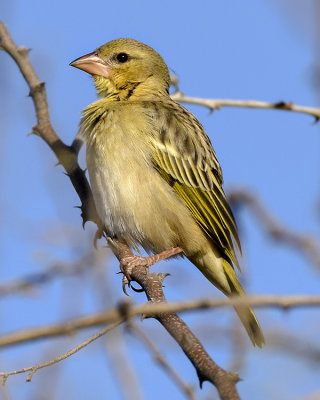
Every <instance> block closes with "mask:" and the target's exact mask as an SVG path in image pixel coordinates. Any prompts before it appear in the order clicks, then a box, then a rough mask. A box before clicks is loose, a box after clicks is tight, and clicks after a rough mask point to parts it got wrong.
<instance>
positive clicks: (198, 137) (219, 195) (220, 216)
mask: <svg viewBox="0 0 320 400" xmlns="http://www.w3.org/2000/svg"><path fill="white" fill-rule="evenodd" d="M158 107H159V106H158ZM160 111H161V112H159V110H158V113H157V115H158V121H157V122H158V123H157V125H158V126H159V129H158V130H157V132H154V133H153V139H152V147H153V162H154V165H155V168H156V169H157V170H158V172H159V173H160V175H161V176H162V177H163V179H165V180H166V182H167V183H168V184H169V185H170V186H171V187H172V188H173V190H174V191H175V192H176V193H177V195H178V196H179V197H180V198H181V199H182V200H183V201H184V203H185V204H186V206H187V207H188V209H189V210H190V212H191V213H192V215H193V217H194V218H195V220H196V221H197V223H198V224H199V225H200V227H201V228H202V229H203V230H204V232H205V233H206V234H207V235H208V236H209V237H210V238H211V239H212V240H213V241H214V242H215V244H216V245H217V246H218V248H220V250H221V252H222V254H224V255H225V256H227V257H228V258H229V259H230V260H231V261H232V262H233V263H234V264H235V265H237V266H238V261H237V257H236V255H235V251H234V246H233V241H234V242H235V244H236V246H237V248H238V251H239V252H240V254H241V247H240V241H239V237H238V232H237V226H236V223H235V220H234V217H233V214H232V211H231V209H230V206H229V204H228V201H227V199H226V196H225V193H224V191H223V189H222V184H223V177H222V171H221V167H220V164H219V162H218V160H217V157H216V154H215V151H214V150H213V148H212V145H211V142H210V139H209V138H208V136H207V134H206V133H205V131H204V129H203V127H202V125H201V124H200V122H199V121H198V120H197V119H196V118H195V117H194V116H193V115H192V114H191V113H190V112H189V111H187V110H186V109H185V108H184V107H182V106H180V105H179V104H177V103H174V102H172V103H170V104H169V105H163V106H162V107H161V110H160Z"/></svg>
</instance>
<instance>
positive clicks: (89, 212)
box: [0, 21, 103, 229]
mask: <svg viewBox="0 0 320 400" xmlns="http://www.w3.org/2000/svg"><path fill="white" fill-rule="evenodd" d="M0 48H2V49H3V50H4V51H6V52H7V53H8V54H9V55H10V56H11V57H12V58H13V60H14V61H15V62H16V64H17V65H18V67H19V69H20V72H21V73H22V75H23V77H24V79H25V80H26V82H27V84H28V86H29V89H30V96H31V98H32V100H33V104H34V107H35V110H36V116H37V125H35V126H34V127H33V128H32V133H35V134H37V135H39V136H40V137H41V138H42V139H43V140H44V141H45V142H46V143H47V144H48V145H49V147H50V148H51V150H52V151H53V152H54V153H55V155H56V157H57V159H58V161H59V164H61V165H62V166H63V167H64V169H65V170H66V173H67V175H68V177H69V178H70V180H71V183H72V185H73V187H74V188H75V190H76V192H77V194H78V196H79V198H80V200H81V207H80V208H81V211H82V218H83V224H85V223H86V222H87V221H92V222H94V223H96V224H97V225H98V227H99V228H100V229H102V226H103V225H102V222H101V220H100V218H99V217H98V214H97V211H96V208H95V204H94V201H93V196H92V193H91V189H90V185H89V182H88V180H87V178H86V176H85V172H84V171H83V170H82V169H81V168H80V166H79V164H78V160H77V158H78V155H77V151H76V150H75V149H74V147H72V146H67V145H66V144H64V143H63V142H62V140H61V139H60V138H59V136H58V135H57V133H56V132H55V131H54V129H53V127H52V125H51V122H50V116H49V108H48V101H47V94H46V90H45V84H44V82H41V81H40V79H39V78H38V76H37V74H36V72H35V70H34V69H33V66H32V65H31V63H30V60H29V57H28V54H29V50H28V49H26V48H25V47H23V46H21V47H18V46H17V45H16V44H15V43H14V41H13V39H12V38H11V36H10V34H9V32H8V31H7V29H6V27H5V25H4V24H3V23H2V22H1V21H0Z"/></svg>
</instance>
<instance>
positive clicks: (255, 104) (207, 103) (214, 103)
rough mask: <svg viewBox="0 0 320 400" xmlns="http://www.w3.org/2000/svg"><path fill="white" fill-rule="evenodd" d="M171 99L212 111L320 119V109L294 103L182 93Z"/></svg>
mask: <svg viewBox="0 0 320 400" xmlns="http://www.w3.org/2000/svg"><path fill="white" fill-rule="evenodd" d="M171 98H172V99H173V100H175V101H178V102H179V103H186V104H196V105H199V106H204V107H207V108H209V110H210V111H214V110H220V109H221V108H222V107H241V108H260V109H264V110H282V111H292V112H296V113H302V114H307V115H311V116H312V117H314V118H315V122H318V120H319V119H320V108H318V107H306V106H299V105H295V104H294V103H293V102H292V101H290V102H284V101H279V102H277V103H270V102H267V101H258V100H233V99H204V98H200V97H191V96H185V95H184V94H183V93H181V92H180V91H178V92H175V93H173V94H172V95H171Z"/></svg>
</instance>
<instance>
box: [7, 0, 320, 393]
mask: <svg viewBox="0 0 320 400" xmlns="http://www.w3.org/2000/svg"><path fill="white" fill-rule="evenodd" d="M312 7H313V2H312V1H304V2H303V6H302V5H301V3H299V2H297V1H294V2H288V1H285V0H282V1H267V0H255V1H254V0H242V1H241V2H240V1H237V0H227V1H224V2H221V1H216V0H215V1H199V2H191V1H186V2H182V1H176V2H172V1H167V0H165V1H162V2H154V3H151V2H147V1H145V0H143V1H136V2H133V1H131V2H129V1H127V0H124V1H122V2H110V1H100V0H96V1H95V2H94V3H91V4H90V3H88V2H83V1H74V0H71V1H68V2H62V1H61V0H58V1H56V2H43V1H36V0H30V1H28V2H25V1H22V0H20V1H16V0H15V1H11V2H7V4H1V5H0V11H1V12H0V15H1V19H2V20H3V21H4V22H5V23H6V24H7V27H8V29H9V31H10V32H11V34H12V36H13V38H14V39H15V40H16V42H17V43H18V44H20V45H25V46H27V47H28V48H32V51H31V53H30V59H31V61H32V63H33V64H34V65H35V66H36V70H37V73H38V74H39V76H40V78H41V79H42V80H43V81H45V82H46V88H47V91H48V99H49V105H50V112H51V118H52V122H53V125H54V127H55V129H56V130H57V132H58V134H59V135H60V137H61V138H62V139H63V140H64V141H65V142H66V143H71V141H72V139H73V137H74V136H75V134H76V131H77V126H78V122H79V118H80V111H81V110H82V109H83V108H84V107H85V106H86V105H87V104H89V103H90V102H92V101H94V100H95V98H96V96H95V91H94V88H93V85H92V82H91V78H90V77H89V76H88V75H86V74H84V73H83V72H81V71H78V70H75V69H74V68H71V67H69V65H68V64H69V62H70V61H72V60H73V59H75V58H77V57H79V56H81V55H83V54H86V53H88V52H90V51H92V50H94V49H95V48H96V47H98V46H99V45H101V44H103V43H105V42H107V41H109V40H112V39H115V38H118V37H132V38H135V39H138V40H141V41H143V42H145V43H147V44H148V45H150V46H152V47H154V48H155V49H156V50H157V51H158V52H159V53H160V54H161V55H162V56H163V57H164V59H165V61H166V62H167V64H168V66H169V67H170V68H171V69H172V70H173V71H175V73H176V74H177V75H178V76H179V79H180V88H181V90H182V91H183V92H184V93H185V94H187V95H193V96H197V97H208V98H209V97H212V98H235V99H258V100H266V101H280V100H285V101H294V102H295V103H297V104H303V105H313V106H317V105H318V104H319V102H320V97H319V96H318V95H317V92H316V90H317V88H316V87H315V84H314V77H313V75H312V74H313V68H314V65H315V63H316V53H315V49H316V42H315V39H314V37H315V32H316V27H315V21H316V17H315V15H314V13H315V11H314V10H313V8H312ZM0 64H1V71H2V74H1V75H0V91H1V96H0V106H1V108H0V124H1V137H0V144H1V146H0V147H1V148H0V183H1V189H2V190H1V196H0V204H1V209H0V219H1V225H0V234H1V241H0V249H1V252H0V260H1V265H2V268H1V270H0V278H1V281H2V282H6V281H7V280H10V279H14V278H17V277H20V276H21V275H27V274H29V273H34V272H39V271H42V270H43V269H45V268H46V267H48V266H50V265H52V263H54V262H72V261H73V260H76V259H79V258H81V256H82V255H83V254H85V252H87V251H90V249H91V237H92V234H93V227H92V226H90V225H88V226H87V228H86V231H82V229H81V221H80V216H79V210H78V209H75V208H73V207H74V206H75V205H78V204H79V201H78V199H77V197H76V195H75V193H74V191H73V189H72V187H71V185H70V184H69V182H68V180H67V178H66V177H65V176H64V175H63V173H62V170H61V168H60V167H55V166H54V164H55V162H56V161H55V158H54V156H53V155H52V154H51V151H50V150H49V149H48V148H47V147H46V145H45V144H44V143H43V142H42V141H41V140H40V139H39V138H37V137H35V136H34V135H33V136H31V137H27V133H28V132H30V131H31V128H32V126H33V125H34V124H35V117H34V110H33V106H32V103H31V100H30V99H29V98H28V97H27V94H28V89H27V87H26V85H25V83H24V82H23V79H22V77H21V76H20V75H19V73H18V70H17V68H16V66H15V65H14V64H13V62H12V60H10V59H9V57H8V56H7V55H6V54H4V53H3V52H0ZM188 108H189V109H190V110H191V111H192V112H193V113H194V114H195V115H196V116H197V117H198V118H199V119H200V120H201V122H202V123H203V125H204V127H205V129H206V131H207V133H208V134H209V136H210V138H211V140H212V143H213V145H214V147H215V149H216V152H217V155H218V158H219V160H220V163H221V165H222V168H223V172H224V178H225V188H226V191H227V192H228V189H231V188H232V187H238V186H241V187H246V188H248V189H250V190H251V191H252V192H253V193H255V194H257V196H259V198H260V199H262V201H263V203H264V204H265V205H266V206H267V207H268V209H269V210H270V211H271V212H272V213H273V214H274V215H275V216H276V217H277V218H278V219H279V220H280V221H282V222H283V223H284V224H286V225H288V226H289V227H291V228H292V229H294V230H297V231H298V232H302V233H310V234H312V235H314V236H315V237H317V238H318V239H319V233H320V231H319V196H320V185H319V165H320V162H319V161H320V160H319V159H320V152H319V125H313V120H312V118H311V117H308V116H304V115H299V114H294V113H288V112H280V111H266V110H245V109H231V108H229V109H223V110H221V111H216V112H214V113H213V114H209V112H208V110H206V109H204V108H201V107H196V106H188ZM81 159H82V160H83V159H84V155H83V152H82V153H81ZM317 207H318V208H317ZM237 218H238V223H239V226H240V228H241V234H242V243H243V247H244V254H245V263H246V270H247V274H246V276H247V278H246V280H247V286H248V289H247V290H248V291H249V292H252V293H274V294H295V293H300V294H318V293H319V283H320V280H319V273H318V272H317V271H316V269H315V268H313V267H312V265H311V264H310V262H309V260H308V259H307V258H306V257H304V256H303V255H301V254H300V253H298V252H296V251H295V250H293V249H291V248H288V247H286V246H284V245H280V244H277V243H275V242H274V241H272V240H271V239H270V238H268V237H267V236H265V234H264V231H263V229H261V227H260V226H259V224H258V223H257V222H256V220H255V219H254V218H252V215H251V213H250V212H248V211H246V210H245V209H244V210H241V211H240V212H239V213H237ZM105 254H107V250H106V249H104V248H103V244H101V249H100V251H99V257H103V256H104V255H105ZM110 259H111V261H108V267H106V262H103V261H101V262H99V263H98V264H99V265H100V269H102V272H101V270H99V274H101V275H102V276H105V275H106V276H107V277H109V280H111V282H112V285H113V286H112V291H113V295H112V296H110V297H111V298H110V299H109V298H108V299H107V303H108V304H107V305H106V303H104V302H103V301H102V300H101V297H103V298H105V296H106V294H105V293H103V290H102V293H103V296H102V295H99V294H98V293H97V286H96V285H97V282H96V278H95V277H94V276H92V275H91V274H90V273H88V272H87V273H85V274H84V276H82V279H81V278H66V279H65V280H64V281H62V280H56V281H54V282H53V283H50V284H47V285H44V286H43V287H41V288H37V289H35V290H33V291H31V293H30V292H28V293H26V294H22V295H19V296H17V297H11V298H8V299H2V300H1V301H2V308H1V317H2V328H1V332H8V331H11V330H13V329H18V328H23V327H27V326H36V325H38V324H43V323H49V322H54V321H59V320H60V319H62V318H64V319H66V318H68V317H75V316H76V315H81V314H83V313H85V312H90V311H94V310H97V309H102V308H105V307H107V306H109V305H111V304H112V303H113V302H115V301H116V300H117V299H120V298H121V297H122V294H121V285H120V278H119V276H116V275H115V272H116V271H117V264H116V263H115V262H113V261H112V258H111V257H110ZM104 268H108V271H104ZM156 268H157V270H164V271H170V272H171V274H172V276H171V277H170V278H168V279H167V282H166V293H167V296H168V298H169V299H187V298H192V297H196V296H200V295H210V296H213V295H218V292H217V291H216V290H215V289H214V288H213V287H212V286H211V285H210V284H209V283H207V282H206V281H205V280H204V279H203V277H202V276H201V274H200V273H199V272H198V271H197V270H195V268H194V267H193V266H192V265H190V264H188V263H186V262H183V261H177V262H170V263H169V262H168V263H164V264H161V265H160V266H157V267H156ZM133 297H134V300H135V301H143V300H144V298H143V296H142V295H136V294H133ZM258 316H259V320H260V322H261V325H262V326H263V328H264V329H265V331H266V336H267V339H268V332H271V331H273V330H274V329H280V330H281V331H286V332H291V333H292V334H295V335H297V336H298V337H299V338H300V339H301V340H303V343H305V344H306V345H311V344H312V345H313V346H317V348H318V349H319V346H320V343H319V328H318V323H317V320H318V319H319V317H320V312H319V311H316V310H307V309H301V310H293V311H291V312H288V313H283V312H279V311H271V310H268V311H258ZM186 319H187V321H188V322H189V323H190V324H191V326H192V327H193V329H194V330H195V331H196V332H197V333H198V335H199V337H200V338H201V339H202V340H203V342H204V344H205V346H206V347H207V348H208V351H209V352H210V353H211V354H212V355H213V357H214V358H215V360H216V361H217V362H219V363H220V364H221V365H222V366H223V367H225V368H227V367H228V363H229V361H230V359H231V349H230V343H229V341H228V340H226V338H223V339H222V340H221V329H222V331H223V329H228V327H230V324H231V323H232V322H233V314H232V313H231V311H230V312H229V311H226V310H219V311H212V312H206V313H202V312H201V313H199V314H197V315H188V316H186ZM211 320H212V326H211V325H210V324H208V326H206V327H205V324H207V323H208V321H211ZM235 323H236V322H235ZM143 327H144V328H145V329H146V330H147V331H148V332H150V333H151V334H152V335H153V336H154V337H155V338H156V341H157V343H158V344H159V346H160V347H161V349H162V350H163V351H164V352H165V354H166V356H167V357H168V358H169V359H170V361H171V362H172V364H173V365H174V366H175V367H176V368H177V370H178V371H179V372H180V373H181V375H183V377H184V378H185V379H186V380H187V381H190V382H192V383H193V384H194V385H195V386H196V385H197V380H196V376H195V373H194V370H193V368H192V367H191V366H190V365H189V362H188V361H186V360H185V358H184V355H183V354H181V352H180V350H179V349H177V348H176V346H175V344H174V343H173V342H172V340H171V339H170V338H168V337H167V335H166V333H164V332H162V328H161V327H159V326H158V325H157V324H156V322H153V321H144V322H143ZM93 332H95V331H94V330H93V331H92V333H93ZM211 332H212V334H211ZM219 332H220V336H219ZM89 334H91V332H82V333H81V334H80V335H77V336H75V337H74V338H62V339H57V340H55V341H54V343H53V345H52V344H50V343H49V342H41V343H39V344H37V343H35V344H30V345H28V346H25V347H18V348H17V349H11V350H5V351H3V353H2V355H1V356H0V369H1V370H7V369H16V368H20V367H24V366H25V365H29V364H33V363H37V362H39V361H42V360H43V359H47V358H50V357H52V356H54V355H57V354H60V352H63V351H65V350H67V349H68V348H70V347H71V346H73V345H75V344H77V343H79V342H80V341H81V340H83V339H84V338H86V337H87V336H88V335H89ZM216 337H218V340H217V341H216V340H215V338H216ZM126 345H127V346H128V348H129V350H128V351H129V354H130V359H131V362H132V364H133V365H134V368H135V369H136V370H137V371H138V375H139V378H140V379H141V381H142V391H143V394H144V398H145V399H150V398H153V399H162V398H163V397H164V396H168V395H169V394H170V398H174V399H178V400H179V399H183V396H182V395H181V393H180V392H179V391H178V390H177V388H176V387H175V386H174V385H173V384H172V383H171V381H170V380H169V379H168V378H167V377H166V375H165V374H164V373H163V372H162V371H160V370H159V368H158V367H157V366H154V364H153V361H152V360H151V357H150V355H149V354H148V352H146V351H145V350H144V348H143V346H141V345H140V343H139V342H138V341H137V340H136V339H134V338H132V337H131V336H130V335H127V334H126ZM102 349H103V340H101V341H100V343H96V344H93V345H92V346H91V347H90V348H88V349H86V350H84V351H83V352H81V353H79V354H78V355H76V356H74V357H73V358H72V359H69V360H68V361H66V362H65V363H64V365H63V366H61V367H57V368H56V369H55V368H54V367H53V368H51V369H50V371H49V372H43V373H41V374H40V373H39V374H38V375H35V377H34V379H33V381H32V383H31V384H26V383H25V382H24V377H23V376H17V377H14V378H12V379H10V380H9V381H8V391H9V393H11V395H12V398H19V399H28V398H41V397H40V395H39V392H37V390H40V389H37V387H38V386H37V385H39V383H40V382H41V381H44V382H49V383H50V382H51V383H52V381H51V379H57V380H56V381H55V382H58V383H57V386H56V397H54V398H66V397H65V395H64V393H65V391H66V390H68V393H69V395H68V397H67V398H68V399H72V398H77V399H79V400H82V399H83V400H84V399H88V398H90V399H105V398H108V399H109V398H110V399H115V400H118V399H122V398H123V397H122V395H121V391H119V389H118V387H117V385H116V384H115V383H114V375H113V373H112V365H111V364H110V362H108V361H107V362H106V359H107V358H108V357H106V355H105V354H104V351H103V350H102ZM312 367H313V368H312ZM318 368H319V366H318V365H317V366H315V365H311V366H310V364H308V363H306V362H304V361H303V360H302V359H298V358H297V357H294V356H292V355H288V354H286V353H285V352H282V351H280V350H279V349H278V348H276V349H275V348H272V346H269V347H268V346H266V347H265V349H263V350H251V351H250V352H249V355H248V358H247V361H246V366H245V368H244V370H242V371H241V376H242V378H243V379H244V381H243V382H241V383H240V384H239V391H240V394H241V395H242V396H243V398H246V399H256V398H258V397H259V399H262V400H264V399H269V398H281V399H285V400H286V399H294V400H295V399H300V398H302V396H307V395H308V394H310V393H312V392H313V391H316V390H319V383H318V372H319V371H318ZM54 371H55V373H54ZM298 374H299V375H298ZM297 376H299V379H297ZM59 377H60V380H58V378H59ZM49 383H48V385H49ZM271 383H272V384H271ZM154 390H155V392H156V393H154ZM35 393H36V394H35ZM106 393H108V395H106ZM209 393H210V386H209V384H205V386H204V389H203V390H202V391H201V392H199V393H198V395H199V398H200V399H205V398H206V396H208V394H209ZM257 393H259V396H257Z"/></svg>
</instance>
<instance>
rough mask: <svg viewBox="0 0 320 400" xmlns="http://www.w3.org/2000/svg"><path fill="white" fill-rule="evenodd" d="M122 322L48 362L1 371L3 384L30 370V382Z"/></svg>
mask: <svg viewBox="0 0 320 400" xmlns="http://www.w3.org/2000/svg"><path fill="white" fill-rule="evenodd" d="M122 322H123V320H120V321H118V322H115V323H114V324H112V325H111V326H108V327H106V328H104V329H102V331H100V332H98V333H96V334H95V335H93V336H91V337H90V338H89V339H87V340H85V341H84V342H82V343H81V344H79V345H78V346H76V347H74V348H73V349H71V350H69V351H68V352H66V353H64V354H62V355H61V356H59V357H56V358H54V359H53V360H49V361H46V362H44V363H42V364H38V365H33V366H31V367H25V368H21V369H18V370H15V371H7V372H0V377H2V384H3V385H5V384H6V381H7V379H8V377H9V376H11V375H17V374H23V373H25V372H29V371H30V372H29V374H28V377H27V382H30V381H31V379H32V377H33V375H34V374H35V372H37V371H38V370H39V369H42V368H45V367H49V366H50V365H53V364H57V363H58V362H60V361H62V360H65V359H66V358H68V357H70V356H72V355H73V354H75V353H77V352H78V351H79V350H81V349H83V348H84V347H86V346H88V345H89V344H90V343H92V342H93V341H95V340H97V339H99V338H100V337H101V336H103V335H105V334H106V333H108V332H109V331H111V330H112V329H114V328H116V327H117V326H119V325H120V324H121V323H122Z"/></svg>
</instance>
